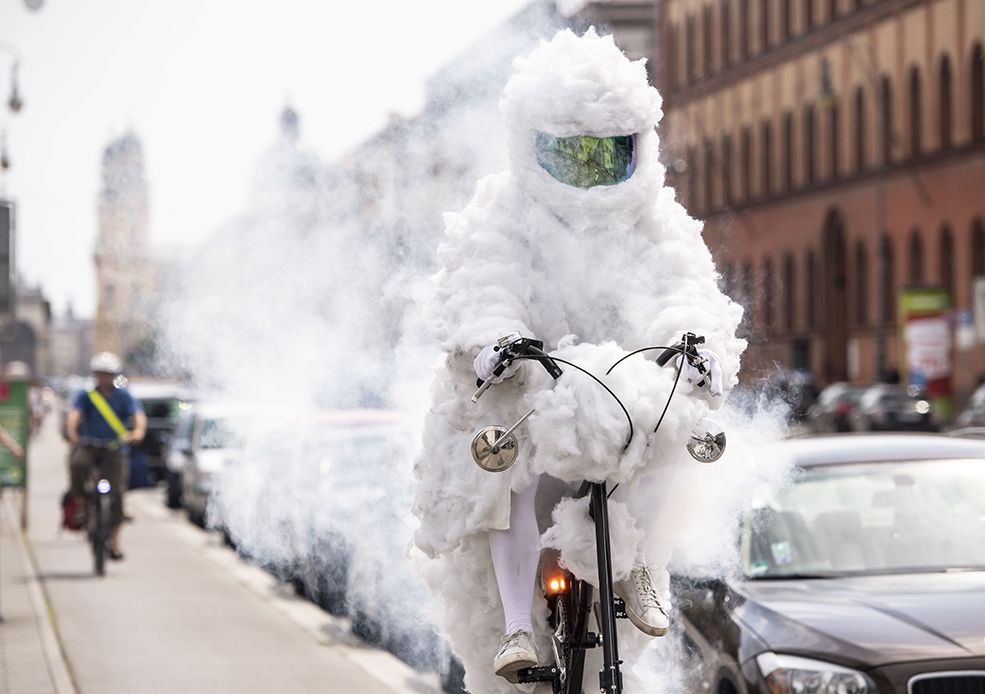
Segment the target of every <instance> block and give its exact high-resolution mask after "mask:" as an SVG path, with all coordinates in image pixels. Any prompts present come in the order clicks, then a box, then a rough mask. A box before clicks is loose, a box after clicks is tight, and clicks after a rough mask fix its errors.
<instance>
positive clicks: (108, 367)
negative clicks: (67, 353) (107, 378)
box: [89, 352, 123, 374]
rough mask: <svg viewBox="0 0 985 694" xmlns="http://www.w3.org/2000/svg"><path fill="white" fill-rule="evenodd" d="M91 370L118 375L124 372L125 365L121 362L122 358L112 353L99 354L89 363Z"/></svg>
mask: <svg viewBox="0 0 985 694" xmlns="http://www.w3.org/2000/svg"><path fill="white" fill-rule="evenodd" d="M89 370H90V371H92V372H99V373H104V374H118V373H120V372H121V371H123V364H122V363H121V362H120V358H119V357H118V356H116V355H115V354H113V353H112V352H99V353H98V354H95V355H94V356H93V357H92V361H90V362H89Z"/></svg>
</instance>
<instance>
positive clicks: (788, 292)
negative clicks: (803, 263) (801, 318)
mask: <svg viewBox="0 0 985 694" xmlns="http://www.w3.org/2000/svg"><path fill="white" fill-rule="evenodd" d="M793 262H794V261H793V254H791V253H787V254H785V255H784V258H783V324H784V325H785V326H786V328H787V330H793V329H794V317H795V315H796V306H797V305H796V301H795V298H796V287H797V272H796V269H795V268H794V265H793Z"/></svg>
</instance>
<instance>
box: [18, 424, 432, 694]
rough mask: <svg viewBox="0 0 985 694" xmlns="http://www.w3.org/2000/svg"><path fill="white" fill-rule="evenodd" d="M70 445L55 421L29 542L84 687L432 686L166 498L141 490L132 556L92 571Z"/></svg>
mask: <svg viewBox="0 0 985 694" xmlns="http://www.w3.org/2000/svg"><path fill="white" fill-rule="evenodd" d="M66 456H67V447H66V445H65V444H64V443H63V442H62V441H61V439H60V438H59V437H58V435H57V433H56V431H55V428H54V426H53V425H52V423H51V422H49V423H48V425H47V426H46V428H45V430H44V432H43V433H42V435H41V436H40V437H39V438H38V439H37V440H36V441H35V442H34V444H33V450H32V452H31V471H30V474H31V481H30V484H31V491H30V497H29V498H30V506H29V517H30V530H29V538H30V545H31V549H32V552H33V556H34V558H35V564H36V567H37V570H38V573H39V574H40V578H41V585H42V587H43V589H44V594H45V596H46V599H47V601H48V606H49V612H50V615H51V618H52V620H53V622H54V627H55V633H56V634H57V638H58V640H59V642H60V645H61V651H62V653H63V654H64V657H65V660H66V661H67V665H68V671H69V672H70V674H71V677H72V679H73V680H74V683H75V686H76V688H77V690H78V691H79V692H80V693H81V694H101V693H104V692H105V693H116V692H121V693H123V692H125V693H128V694H129V693H131V692H147V693H149V694H157V693H159V692H160V693H162V694H163V693H168V694H173V693H175V692H189V693H192V692H209V693H210V694H220V693H222V692H236V693H237V694H243V693H248V692H257V693H261V692H262V693H264V694H268V693H269V692H279V693H286V692H365V693H366V694H375V693H377V692H379V693H380V694H382V693H383V692H415V693H418V694H427V693H429V692H437V678H436V676H434V675H422V674H420V673H417V672H415V671H413V670H412V669H411V668H409V667H407V666H406V665H405V664H404V663H402V662H401V661H399V660H398V659H396V658H394V657H393V656H391V655H390V654H388V653H385V652H382V651H379V650H375V649H372V648H369V647H368V646H365V645H364V644H361V643H360V642H359V641H358V640H357V639H355V637H353V636H351V635H350V633H349V625H348V622H347V620H344V619H338V618H334V617H331V616H329V615H327V614H325V613H324V612H322V611H321V610H319V609H318V608H317V607H316V606H314V605H312V604H311V603H309V602H306V601H304V600H302V599H300V598H297V597H295V596H294V595H293V591H292V590H291V589H290V588H289V587H288V586H285V585H282V584H279V583H278V582H277V581H276V580H275V579H274V578H273V577H271V576H270V575H269V574H267V573H266V572H264V571H262V570H260V569H258V568H256V567H253V566H250V565H248V564H247V563H246V562H244V561H243V560H241V559H240V558H239V557H237V556H236V554H235V553H234V552H232V551H231V550H229V549H227V548H225V547H223V546H222V542H221V539H220V537H219V536H218V535H217V534H215V533H209V532H205V531H202V530H201V529H199V528H197V527H195V526H193V525H191V524H190V523H189V522H188V521H187V520H186V519H185V517H184V516H183V515H182V514H181V513H179V512H174V511H169V510H167V509H166V508H165V507H164V505H163V503H162V497H161V492H160V491H159V490H144V491H139V492H133V493H131V494H129V495H128V497H127V510H128V512H129V513H130V514H131V515H132V516H134V521H133V522H131V523H128V524H127V525H126V527H125V529H124V533H125V534H124V548H125V551H126V560H125V561H123V562H108V564H107V575H106V576H105V577H104V578H97V577H95V576H94V575H93V573H92V560H91V554H90V550H89V546H88V544H86V542H85V540H84V537H83V536H82V535H81V534H74V533H66V532H61V531H60V530H59V528H58V520H59V519H58V510H59V509H58V502H59V499H60V497H61V494H62V492H63V491H64V489H65V486H66Z"/></svg>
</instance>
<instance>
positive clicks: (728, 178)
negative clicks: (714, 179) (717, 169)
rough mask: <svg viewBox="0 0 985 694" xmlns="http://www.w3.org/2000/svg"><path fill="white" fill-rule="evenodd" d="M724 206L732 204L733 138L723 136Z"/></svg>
mask: <svg viewBox="0 0 985 694" xmlns="http://www.w3.org/2000/svg"><path fill="white" fill-rule="evenodd" d="M722 204H723V205H725V206H726V207H728V206H730V205H731V204H732V137H731V135H723V136H722Z"/></svg>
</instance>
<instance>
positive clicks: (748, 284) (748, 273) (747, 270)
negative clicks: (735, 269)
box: [739, 260, 753, 322]
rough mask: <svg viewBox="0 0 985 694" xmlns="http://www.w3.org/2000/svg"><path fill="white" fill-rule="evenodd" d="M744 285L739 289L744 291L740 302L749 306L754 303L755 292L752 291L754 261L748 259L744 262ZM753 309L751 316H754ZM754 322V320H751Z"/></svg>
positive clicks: (742, 279)
mask: <svg viewBox="0 0 985 694" xmlns="http://www.w3.org/2000/svg"><path fill="white" fill-rule="evenodd" d="M741 282H742V286H741V287H740V288H739V291H740V292H742V297H741V299H740V303H741V304H742V305H743V306H746V307H749V306H751V305H752V301H753V293H752V263H751V262H749V261H748V260H747V261H745V262H744V263H742V278H741ZM752 315H753V313H752V311H749V317H750V318H752ZM750 322H752V321H750Z"/></svg>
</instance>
